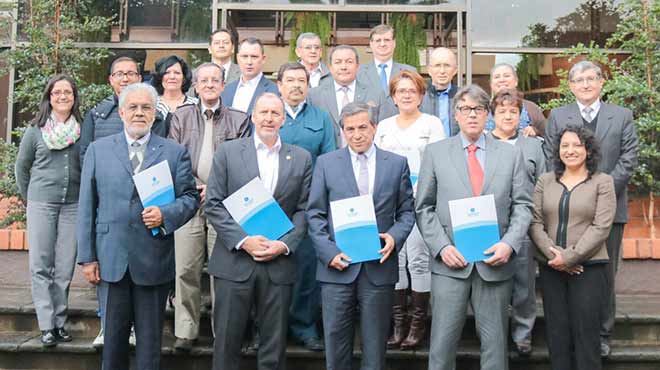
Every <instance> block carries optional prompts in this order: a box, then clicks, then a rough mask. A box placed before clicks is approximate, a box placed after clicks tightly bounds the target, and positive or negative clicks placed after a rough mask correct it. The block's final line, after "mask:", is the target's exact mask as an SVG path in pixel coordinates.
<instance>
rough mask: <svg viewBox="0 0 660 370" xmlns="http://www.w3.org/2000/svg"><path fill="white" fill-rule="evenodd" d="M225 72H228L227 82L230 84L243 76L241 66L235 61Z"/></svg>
mask: <svg viewBox="0 0 660 370" xmlns="http://www.w3.org/2000/svg"><path fill="white" fill-rule="evenodd" d="M225 73H226V74H227V77H226V79H225V84H230V83H232V82H234V81H236V80H238V79H239V78H241V68H240V67H239V66H238V64H236V63H234V62H232V63H231V65H230V66H229V71H225Z"/></svg>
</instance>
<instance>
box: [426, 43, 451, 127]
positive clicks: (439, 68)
mask: <svg viewBox="0 0 660 370" xmlns="http://www.w3.org/2000/svg"><path fill="white" fill-rule="evenodd" d="M427 69H428V71H429V75H430V76H431V82H430V83H429V84H428V86H427V88H426V94H424V99H423V100H422V106H421V107H420V109H419V110H421V111H422V112H424V113H427V114H431V115H434V116H436V117H438V118H440V120H441V121H442V124H443V127H444V129H445V133H446V134H447V137H450V136H454V135H456V134H458V131H459V128H458V125H457V124H456V120H454V115H453V114H452V107H451V105H452V101H453V99H454V95H456V91H458V87H457V86H456V85H454V84H453V83H452V80H453V79H454V76H456V72H457V71H458V62H457V61H456V54H454V52H453V51H452V50H450V49H447V48H436V49H433V51H432V52H431V55H429V64H428V66H427Z"/></svg>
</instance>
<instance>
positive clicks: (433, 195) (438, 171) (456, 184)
mask: <svg viewBox="0 0 660 370" xmlns="http://www.w3.org/2000/svg"><path fill="white" fill-rule="evenodd" d="M485 154H486V156H485V158H486V165H485V170H484V183H483V189H482V192H481V195H486V194H493V195H494V197H495V206H496V208H497V220H498V222H499V229H500V235H501V241H502V242H504V243H506V244H508V245H509V246H511V248H513V250H514V252H516V253H517V252H518V251H519V250H520V248H521V247H522V241H523V239H524V238H525V235H526V234H527V228H528V227H529V223H530V220H531V218H532V213H531V208H532V197H531V194H530V192H529V189H530V185H529V182H528V180H527V176H526V175H525V171H526V170H525V166H524V160H523V156H522V153H521V152H520V149H518V148H516V147H514V146H513V145H511V144H508V143H502V142H500V141H498V140H495V139H493V138H492V137H491V136H489V135H486V153H485ZM472 196H474V195H473V193H472V187H471V185H470V178H469V175H468V167H467V158H466V155H465V151H464V150H463V146H462V142H461V137H460V136H458V135H457V136H453V137H451V138H449V139H447V140H442V141H439V142H436V143H433V144H429V145H427V146H426V150H425V151H424V156H423V159H422V164H421V167H420V171H419V180H418V182H417V199H416V201H415V211H416V212H417V227H418V228H419V231H420V232H421V234H422V237H423V238H424V241H425V242H426V245H427V246H428V247H429V249H430V251H431V256H432V257H433V258H432V260H431V272H433V273H435V274H440V275H446V276H451V277H455V278H459V279H465V278H467V277H469V276H470V273H471V272H472V269H473V268H475V266H476V269H477V272H478V273H479V275H480V276H481V278H482V279H484V280H486V281H503V280H507V279H509V278H511V277H512V276H513V273H514V268H515V266H514V264H513V263H512V261H513V258H511V259H510V260H509V262H508V263H506V264H504V265H501V266H498V267H492V266H489V265H487V264H485V263H483V262H477V263H469V264H468V265H467V267H465V268H463V269H451V268H449V267H447V266H446V265H445V264H444V263H443V262H442V260H441V257H440V252H441V251H442V250H443V249H444V248H445V247H446V246H448V245H454V236H453V235H454V234H453V230H452V227H451V218H450V215H449V204H448V202H449V201H450V200H454V199H462V198H468V197H472Z"/></svg>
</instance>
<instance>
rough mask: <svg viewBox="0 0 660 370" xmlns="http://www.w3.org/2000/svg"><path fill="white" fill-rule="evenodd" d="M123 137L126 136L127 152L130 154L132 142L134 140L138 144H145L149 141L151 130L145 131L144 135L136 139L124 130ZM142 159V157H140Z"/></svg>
mask: <svg viewBox="0 0 660 370" xmlns="http://www.w3.org/2000/svg"><path fill="white" fill-rule="evenodd" d="M124 137H126V143H128V147H129V152H128V154H129V155H130V154H131V152H130V147H131V144H133V143H134V142H136V141H137V142H138V143H139V144H140V146H142V145H144V144H146V143H147V142H148V141H149V138H150V137H151V131H147V134H146V135H144V136H142V137H141V138H139V139H137V140H136V139H133V138H132V137H130V136H128V132H126V130H124ZM142 159H144V158H142Z"/></svg>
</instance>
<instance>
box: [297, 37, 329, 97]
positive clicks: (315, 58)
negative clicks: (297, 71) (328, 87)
mask: <svg viewBox="0 0 660 370" xmlns="http://www.w3.org/2000/svg"><path fill="white" fill-rule="evenodd" d="M296 55H297V56H298V58H300V59H299V61H298V62H299V63H300V64H302V65H303V66H305V69H307V73H309V87H316V86H318V85H319V83H320V82H321V80H323V79H324V78H326V77H328V76H330V70H329V69H328V66H326V65H325V63H323V62H322V61H321V57H323V45H322V44H321V38H320V37H319V36H318V35H317V34H315V33H313V32H304V33H301V34H300V35H299V36H298V38H297V39H296Z"/></svg>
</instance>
